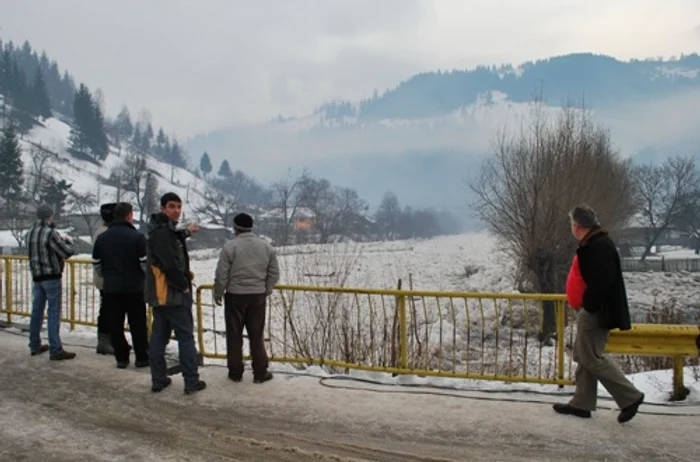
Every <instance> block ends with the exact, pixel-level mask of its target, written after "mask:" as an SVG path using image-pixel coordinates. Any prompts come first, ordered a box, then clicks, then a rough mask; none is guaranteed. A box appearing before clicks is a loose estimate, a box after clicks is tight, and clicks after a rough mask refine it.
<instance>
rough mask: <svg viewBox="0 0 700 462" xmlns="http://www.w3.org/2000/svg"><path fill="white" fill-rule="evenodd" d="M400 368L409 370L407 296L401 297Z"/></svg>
mask: <svg viewBox="0 0 700 462" xmlns="http://www.w3.org/2000/svg"><path fill="white" fill-rule="evenodd" d="M399 329H400V330H399V335H400V337H401V338H400V339H399V358H400V363H399V367H401V369H407V368H408V350H407V346H408V325H407V321H406V296H405V295H399Z"/></svg>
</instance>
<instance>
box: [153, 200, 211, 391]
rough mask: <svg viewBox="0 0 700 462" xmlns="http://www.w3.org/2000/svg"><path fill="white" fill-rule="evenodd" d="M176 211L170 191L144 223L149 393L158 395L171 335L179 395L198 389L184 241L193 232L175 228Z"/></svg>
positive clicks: (164, 377) (164, 383) (200, 386)
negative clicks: (177, 356) (181, 386)
mask: <svg viewBox="0 0 700 462" xmlns="http://www.w3.org/2000/svg"><path fill="white" fill-rule="evenodd" d="M181 213H182V200H181V199H180V197H179V196H178V195H177V194H175V193H167V194H165V195H163V197H161V198H160V213H155V214H153V215H151V219H150V221H149V223H148V265H147V269H146V297H147V300H148V303H149V304H150V305H151V306H152V307H153V326H152V329H151V381H152V385H151V390H152V391H153V392H160V391H162V390H163V389H164V388H166V387H167V386H169V385H170V384H171V383H172V380H171V379H170V377H168V375H167V369H166V364H165V346H166V345H167V343H168V339H169V338H170V333H171V332H172V331H173V330H174V331H175V338H176V339H177V344H178V350H179V353H180V366H181V367H182V375H183V378H184V379H185V394H191V393H195V392H198V391H201V390H204V389H205V388H206V386H207V384H206V383H205V382H204V381H202V380H199V372H198V370H197V349H196V348H195V345H194V334H193V330H194V319H193V318H192V273H191V272H190V257H189V254H188V253H187V245H186V243H185V240H186V239H187V238H188V237H189V236H190V235H191V234H192V233H196V232H197V231H199V226H197V225H196V224H191V225H189V226H188V227H187V229H182V230H179V229H178V228H177V223H178V220H180V214H181Z"/></svg>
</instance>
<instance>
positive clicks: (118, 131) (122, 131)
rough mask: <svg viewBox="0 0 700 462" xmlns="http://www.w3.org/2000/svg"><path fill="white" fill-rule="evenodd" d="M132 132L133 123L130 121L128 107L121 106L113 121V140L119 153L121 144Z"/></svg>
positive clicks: (127, 139) (126, 140)
mask: <svg viewBox="0 0 700 462" xmlns="http://www.w3.org/2000/svg"><path fill="white" fill-rule="evenodd" d="M133 134H134V125H133V124H132V123H131V115H130V114H129V108H128V107H126V106H123V107H122V110H121V111H119V114H117V119H116V120H115V122H114V134H113V136H114V142H115V144H116V145H117V148H118V149H119V154H121V152H122V145H123V144H124V143H125V142H128V141H129V139H130V138H131V135H133Z"/></svg>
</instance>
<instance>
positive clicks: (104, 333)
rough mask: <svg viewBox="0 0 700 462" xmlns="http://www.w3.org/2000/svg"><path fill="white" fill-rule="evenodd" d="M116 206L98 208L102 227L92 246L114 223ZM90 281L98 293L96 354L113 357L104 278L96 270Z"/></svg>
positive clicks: (109, 204) (111, 204)
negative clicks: (105, 304) (106, 310)
mask: <svg viewBox="0 0 700 462" xmlns="http://www.w3.org/2000/svg"><path fill="white" fill-rule="evenodd" d="M116 205H117V204H116V203H114V202H110V203H108V204H102V205H101V206H100V215H101V217H102V226H100V227H99V228H98V229H97V232H96V233H95V236H94V237H93V239H92V242H93V244H94V243H95V242H97V237H98V236H99V235H100V234H102V233H103V232H105V231H106V230H107V228H108V227H109V225H110V224H111V223H112V221H114V207H115V206H116ZM92 280H93V282H94V283H95V287H96V288H97V289H98V290H99V291H100V311H99V313H98V314H97V354H101V355H113V354H114V349H113V348H112V340H111V339H110V336H109V319H108V318H107V314H106V313H105V312H104V294H103V292H102V289H104V278H103V277H102V276H101V275H99V274H98V272H97V269H95V270H94V271H93V275H92Z"/></svg>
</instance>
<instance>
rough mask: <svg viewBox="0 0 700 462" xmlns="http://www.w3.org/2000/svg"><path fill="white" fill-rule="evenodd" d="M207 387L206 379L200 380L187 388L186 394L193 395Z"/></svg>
mask: <svg viewBox="0 0 700 462" xmlns="http://www.w3.org/2000/svg"><path fill="white" fill-rule="evenodd" d="M205 388H207V383H206V382H205V381H204V380H200V381H199V382H197V383H196V384H195V385H194V386H193V387H191V388H185V394H186V395H191V394H192V393H197V392H198V391H202V390H204V389H205Z"/></svg>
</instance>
